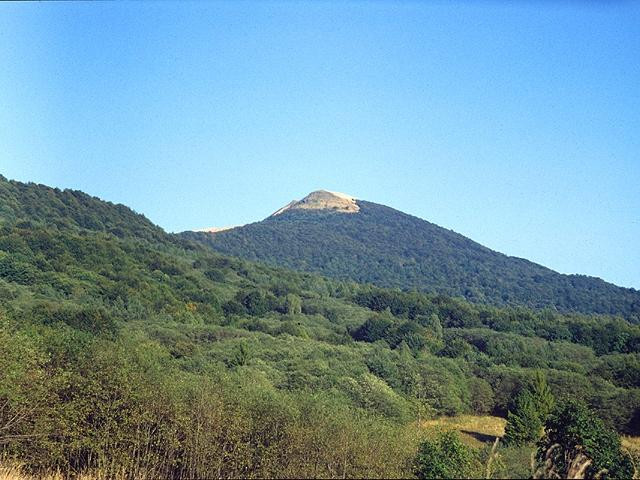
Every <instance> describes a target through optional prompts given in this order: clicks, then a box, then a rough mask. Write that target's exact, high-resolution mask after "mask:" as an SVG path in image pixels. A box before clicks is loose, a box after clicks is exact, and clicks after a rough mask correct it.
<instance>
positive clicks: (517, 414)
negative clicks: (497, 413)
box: [504, 371, 555, 445]
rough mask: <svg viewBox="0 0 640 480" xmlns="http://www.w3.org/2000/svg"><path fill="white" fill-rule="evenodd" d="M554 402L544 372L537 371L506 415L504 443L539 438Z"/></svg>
mask: <svg viewBox="0 0 640 480" xmlns="http://www.w3.org/2000/svg"><path fill="white" fill-rule="evenodd" d="M554 403H555V400H554V398H553V394H552V393H551V389H550V388H549V385H548V384H547V380H546V378H545V376H544V374H543V373H542V372H540V371H537V372H536V375H535V377H534V379H533V381H532V382H531V384H530V385H529V387H528V388H527V389H526V390H524V391H523V392H521V393H520V394H519V395H518V396H517V397H516V400H515V405H514V409H513V410H512V411H509V413H508V415H507V426H506V427H505V434H504V440H505V443H507V444H511V445H526V444H529V443H533V442H535V441H537V440H539V439H540V437H541V436H542V433H543V432H542V427H543V425H544V422H545V421H546V419H547V417H548V416H549V413H551V410H552V409H553V405H554Z"/></svg>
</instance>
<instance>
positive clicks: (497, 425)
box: [420, 415, 507, 448]
mask: <svg viewBox="0 0 640 480" xmlns="http://www.w3.org/2000/svg"><path fill="white" fill-rule="evenodd" d="M506 423H507V421H506V420H505V419H504V418H500V417H492V416H489V415H487V416H475V415H460V416H458V417H440V418H436V419H434V420H425V421H423V422H421V424H420V425H421V427H422V428H424V429H425V430H426V431H427V432H437V431H440V430H456V431H458V432H460V436H461V437H462V440H463V441H464V442H465V443H466V444H467V445H469V446H471V447H474V448H481V447H483V446H485V445H487V444H492V443H493V442H494V441H495V439H496V437H502V436H503V435H504V427H505V425H506Z"/></svg>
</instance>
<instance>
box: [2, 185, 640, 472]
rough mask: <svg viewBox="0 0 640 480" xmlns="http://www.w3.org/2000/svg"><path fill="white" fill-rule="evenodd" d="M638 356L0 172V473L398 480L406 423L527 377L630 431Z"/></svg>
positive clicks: (611, 324)
mask: <svg viewBox="0 0 640 480" xmlns="http://www.w3.org/2000/svg"><path fill="white" fill-rule="evenodd" d="M335 202H337V203H335ZM345 202H346V203H345ZM329 204H331V205H329ZM313 205H315V206H316V208H309V207H312V206H313ZM327 207H328V208H331V209H332V208H333V207H336V208H337V211H340V209H349V212H350V213H333V214H332V215H334V216H338V218H353V219H355V218H358V217H359V216H361V215H362V214H363V213H364V212H366V211H367V210H368V209H369V206H368V204H366V203H363V202H356V207H358V209H359V210H358V211H356V212H353V211H352V210H353V209H354V206H353V201H352V200H350V199H349V198H348V197H346V198H345V197H344V196H343V197H338V199H337V200H336V199H333V198H331V197H329V198H328V197H327V196H326V194H324V193H323V194H322V195H317V196H315V199H314V198H311V199H309V201H307V202H302V203H301V204H297V202H296V203H294V204H291V205H290V208H288V209H287V210H285V211H282V212H280V213H279V214H278V215H276V216H275V217H273V219H278V221H281V220H279V219H287V218H291V217H292V216H296V215H303V216H304V218H311V219H314V218H316V217H314V216H311V217H308V215H310V214H311V213H314V214H316V215H318V214H319V215H329V214H330V212H327V211H326V210H325V209H326V208H327ZM312 223H313V222H312ZM639 352H640V326H638V325H632V324H630V323H629V322H627V321H625V320H622V319H619V318H612V317H608V316H592V315H589V316H585V315H579V314H570V315H562V314H559V313H557V312H553V311H550V310H546V311H535V310H530V309H526V308H522V307H517V308H516V307H500V308H498V307H492V306H487V305H481V304H472V303H469V302H467V301H465V300H463V299H459V298H450V297H446V296H443V295H432V294H425V293H418V292H400V291H397V290H388V289H381V288H377V287H372V286H368V285H358V284H356V283H353V282H349V281H339V280H335V279H329V278H325V277H321V276H319V275H316V274H308V273H300V272H295V271H291V270H286V269H283V268H276V267H272V266H266V265H261V264H256V263H251V262H248V261H246V260H241V259H237V258H230V257H227V256H224V255H222V254H219V253H217V252H214V251H212V250H211V249H210V248H209V247H207V246H205V245H202V244H199V243H197V242H193V241H191V240H189V239H186V238H184V237H181V236H177V235H171V234H167V233H166V232H164V231H163V230H162V229H161V228H159V227H158V226H156V225H154V224H153V223H152V222H150V221H149V220H148V219H147V218H145V217H144V216H143V215H140V214H137V213H135V212H133V211H132V210H131V209H129V208H127V207H126V206H123V205H115V204H113V203H110V202H105V201H103V200H100V199H98V198H96V197H92V196H90V195H87V194H85V193H82V192H79V191H73V190H59V189H55V188H50V187H47V186H44V185H36V184H33V183H29V184H25V183H20V182H15V181H8V180H6V179H5V178H4V177H0V406H1V408H0V476H2V472H3V469H2V464H3V462H4V461H5V459H8V460H12V461H16V462H17V463H18V464H20V465H23V466H24V467H25V469H27V471H28V472H29V473H32V474H33V475H35V476H36V477H38V478H39V477H47V478H48V476H47V475H46V474H47V473H51V472H54V471H55V472H57V473H56V475H59V476H60V475H62V476H64V477H67V476H68V477H71V476H77V475H79V474H82V475H83V478H121V477H122V478H176V479H180V478H185V479H186V478H205V477H207V478H208V477H210V476H211V472H215V476H216V477H220V478H224V477H233V478H236V477H242V478H245V477H257V478H271V477H274V478H282V477H291V478H309V477H313V478H316V477H323V478H325V477H326V478H330V477H340V478H343V477H355V478H407V477H409V476H411V475H412V471H411V469H410V466H411V465H412V462H413V456H414V455H415V452H416V451H417V449H418V445H417V442H418V440H419V437H422V436H423V435H422V432H420V435H417V434H416V433H417V432H416V430H415V428H416V425H417V422H416V420H418V419H421V420H424V419H425V417H426V418H435V417H436V416H441V415H458V414H474V415H487V414H489V413H491V414H493V415H499V416H503V417H504V416H506V413H507V410H508V409H509V408H511V404H512V400H513V398H514V397H516V396H517V395H518V392H520V391H521V390H523V389H524V388H527V386H528V385H529V384H530V383H531V382H532V381H534V380H535V378H536V376H537V375H538V372H543V373H544V375H545V376H546V378H547V381H548V384H549V387H550V388H551V390H552V392H553V394H554V395H555V396H556V398H558V399H561V398H566V397H579V398H582V399H584V400H585V401H586V402H588V403H589V405H590V406H591V407H593V408H594V410H595V412H597V414H598V415H600V416H601V417H602V418H603V419H604V420H605V421H606V423H607V425H609V426H611V427H612V428H615V429H617V430H618V431H620V432H624V433H627V434H634V435H637V434H639V433H640V422H638V418H639V415H640V413H639V412H640V388H639V387H640V356H639ZM421 428H422V427H421ZM390 439H391V441H390ZM490 440H493V437H490ZM490 447H491V445H490V443H485V444H483V448H484V450H483V451H488V449H489V448H490ZM131 452H134V453H131ZM310 452H311V453H310ZM517 453H518V454H517V455H513V456H512V457H511V456H510V457H509V458H506V457H505V473H504V476H505V477H506V478H513V477H514V476H515V475H516V474H517V472H521V471H524V472H525V474H528V472H529V470H528V468H529V467H528V460H527V462H525V463H524V464H521V463H519V462H520V461H519V459H522V458H525V459H528V458H529V455H530V451H528V450H526V448H525V449H523V450H522V451H518V452H517ZM310 455H311V456H310ZM483 468H484V467H483ZM483 472H484V469H483V470H482V472H480V471H479V472H478V473H477V474H476V475H475V476H481V475H483V474H484V473H483ZM85 474H93V477H92V476H87V475H85ZM29 478H31V477H29Z"/></svg>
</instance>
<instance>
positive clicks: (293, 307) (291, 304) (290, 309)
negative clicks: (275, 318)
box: [284, 293, 302, 315]
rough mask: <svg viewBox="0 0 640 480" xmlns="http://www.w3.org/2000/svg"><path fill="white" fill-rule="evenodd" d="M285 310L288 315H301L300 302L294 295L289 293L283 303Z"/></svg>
mask: <svg viewBox="0 0 640 480" xmlns="http://www.w3.org/2000/svg"><path fill="white" fill-rule="evenodd" d="M284 306H285V310H286V312H287V313H288V314H289V315H295V314H298V313H302V300H301V299H300V297H299V296H298V295H296V294H295V293H289V294H287V296H286V297H285V301H284Z"/></svg>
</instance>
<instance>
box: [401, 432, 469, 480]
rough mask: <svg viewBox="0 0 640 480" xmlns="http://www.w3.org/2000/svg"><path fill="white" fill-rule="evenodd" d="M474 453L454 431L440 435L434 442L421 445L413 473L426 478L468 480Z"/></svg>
mask: <svg viewBox="0 0 640 480" xmlns="http://www.w3.org/2000/svg"><path fill="white" fill-rule="evenodd" d="M472 468H473V453H472V451H471V449H470V448H469V447H467V446H466V445H465V444H464V443H462V441H461V440H460V438H459V437H458V434H457V433H456V432H454V431H448V432H444V433H440V434H439V435H438V436H437V437H436V438H435V439H434V440H425V441H423V442H422V443H421V444H420V447H419V449H418V454H417V456H416V458H415V461H414V466H413V473H414V474H415V475H416V477H418V478H420V479H424V478H468V477H469V476H470V475H471V473H472Z"/></svg>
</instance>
